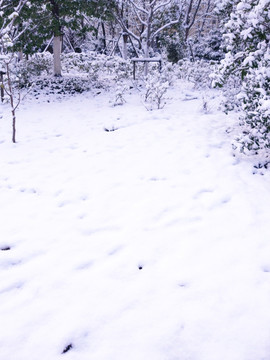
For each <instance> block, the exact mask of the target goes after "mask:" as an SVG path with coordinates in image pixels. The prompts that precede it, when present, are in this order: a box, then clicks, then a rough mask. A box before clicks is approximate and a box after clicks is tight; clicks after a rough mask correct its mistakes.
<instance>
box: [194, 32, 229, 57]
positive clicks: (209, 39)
mask: <svg viewBox="0 0 270 360" xmlns="http://www.w3.org/2000/svg"><path fill="white" fill-rule="evenodd" d="M189 47H190V49H191V51H192V54H190V56H191V57H192V58H193V59H203V60H214V61H220V60H221V59H222V58H223V57H224V51H223V45H222V34H221V31H220V30H219V29H215V30H211V31H210V32H209V34H208V35H206V36H204V37H200V38H196V39H194V40H193V39H191V40H189Z"/></svg>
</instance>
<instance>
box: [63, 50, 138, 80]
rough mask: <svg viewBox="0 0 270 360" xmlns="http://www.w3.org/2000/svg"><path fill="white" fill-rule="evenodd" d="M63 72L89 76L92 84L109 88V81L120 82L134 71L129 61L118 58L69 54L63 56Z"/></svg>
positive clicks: (94, 54) (89, 54) (91, 54)
mask: <svg viewBox="0 0 270 360" xmlns="http://www.w3.org/2000/svg"><path fill="white" fill-rule="evenodd" d="M62 67H63V72H65V73H68V74H76V73H84V74H87V75H88V77H89V79H90V81H91V82H92V83H99V87H100V85H102V83H103V82H104V79H105V83H104V85H105V86H106V85H107V86H108V81H119V80H120V79H125V78H129V77H130V75H131V73H132V70H131V64H130V62H129V61H127V60H124V59H122V58H120V57H118V56H106V55H104V54H96V53H93V52H89V53H80V54H78V53H68V54H63V55H62Z"/></svg>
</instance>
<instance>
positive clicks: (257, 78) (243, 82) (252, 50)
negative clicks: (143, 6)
mask: <svg viewBox="0 0 270 360" xmlns="http://www.w3.org/2000/svg"><path fill="white" fill-rule="evenodd" d="M269 9H270V0H238V1H236V2H235V3H234V4H233V7H232V12H231V15H230V18H229V20H228V22H227V24H226V34H225V39H226V45H227V50H228V52H227V54H226V56H225V59H224V60H223V61H222V62H221V65H220V67H219V69H218V73H217V78H216V84H217V85H219V86H224V84H228V82H229V81H231V79H232V78H237V79H238V82H239V87H238V89H237V88H236V89H235V90H234V94H233V95H234V104H235V105H236V106H238V107H240V108H241V110H242V111H243V116H242V117H241V123H240V125H241V129H242V132H241V133H240V134H239V136H237V138H236V143H235V146H236V147H238V148H239V149H240V150H241V151H242V152H244V153H247V154H250V153H251V154H264V156H265V157H267V158H268V157H269V148H270V70H269V69H270V33H269V23H270V10H269ZM228 102H231V99H229V101H228Z"/></svg>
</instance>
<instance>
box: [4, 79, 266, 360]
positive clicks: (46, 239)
mask: <svg viewBox="0 0 270 360" xmlns="http://www.w3.org/2000/svg"><path fill="white" fill-rule="evenodd" d="M211 94H214V93H210V95H208V97H209V101H208V105H209V107H210V112H209V113H207V114H205V113H204V112H203V111H202V103H203V102H202V94H201V93H199V92H195V91H192V90H191V89H190V87H189V85H188V84H178V85H176V86H175V87H174V88H173V89H171V90H170V91H169V93H168V95H169V99H168V101H167V105H166V106H165V108H164V109H162V110H154V111H150V112H149V111H147V110H146V108H145V107H144V105H143V104H142V103H141V100H140V96H139V95H138V93H137V92H136V91H132V93H131V94H130V95H128V96H127V97H126V100H127V102H126V103H125V104H124V105H123V106H118V107H113V106H112V105H111V104H110V102H109V100H110V99H112V94H110V93H106V92H104V91H102V92H101V93H100V94H98V92H95V91H94V92H93V93H87V94H83V95H77V96H72V97H67V98H62V99H59V100H58V101H50V102H48V101H47V100H46V99H45V98H42V97H41V98H39V100H36V101H35V100H34V99H30V98H29V99H28V100H27V99H26V100H25V102H24V103H23V104H22V105H21V107H20V108H19V111H18V133H17V139H18V142H17V144H15V145H14V144H12V143H11V134H10V130H11V120H10V114H9V108H8V106H7V105H2V113H3V117H2V119H0V169H1V170H0V222H1V227H0V249H1V250H0V269H1V272H0V324H1V325H0V360H60V359H70V360H266V359H269V358H270V306H269V304H270V226H269V220H270V181H269V180H270V176H269V173H267V171H266V172H265V174H264V176H261V175H260V174H253V172H254V171H253V170H254V169H253V168H252V165H251V163H252V160H249V159H248V158H246V159H245V158H240V157H239V156H238V155H237V156H236V157H234V156H233V154H232V151H231V145H230V143H231V134H229V133H228V132H226V130H227V129H228V128H232V124H234V122H235V119H233V115H230V116H226V115H224V114H222V113H221V112H219V111H218V110H217V109H216V108H217V106H216V105H217V102H218V99H213V98H210V96H212V95H211ZM105 129H106V130H114V131H106V130H105Z"/></svg>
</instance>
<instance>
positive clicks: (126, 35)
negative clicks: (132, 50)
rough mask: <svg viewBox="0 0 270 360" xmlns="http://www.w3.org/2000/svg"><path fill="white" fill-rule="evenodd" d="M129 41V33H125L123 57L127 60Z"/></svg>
mask: <svg viewBox="0 0 270 360" xmlns="http://www.w3.org/2000/svg"><path fill="white" fill-rule="evenodd" d="M127 41H128V34H127V33H124V34H123V58H124V60H127V58H128V51H127Z"/></svg>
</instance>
